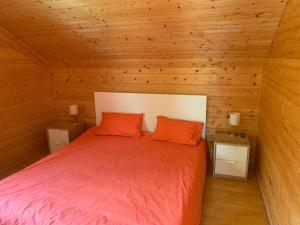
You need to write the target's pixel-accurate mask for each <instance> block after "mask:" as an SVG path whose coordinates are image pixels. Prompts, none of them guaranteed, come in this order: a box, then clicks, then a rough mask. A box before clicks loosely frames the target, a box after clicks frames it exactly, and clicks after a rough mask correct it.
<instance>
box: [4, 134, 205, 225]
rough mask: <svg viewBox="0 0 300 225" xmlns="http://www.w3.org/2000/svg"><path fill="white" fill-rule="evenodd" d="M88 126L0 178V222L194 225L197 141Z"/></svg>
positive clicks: (199, 168) (201, 167) (198, 196)
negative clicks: (103, 132)
mask: <svg viewBox="0 0 300 225" xmlns="http://www.w3.org/2000/svg"><path fill="white" fill-rule="evenodd" d="M94 132H95V130H94V129H91V130H89V131H87V132H86V133H85V134H83V135H82V136H81V137H80V138H78V139H77V140H76V141H74V142H73V143H71V144H70V145H68V146H66V147H65V148H64V149H62V150H61V151H58V152H56V153H54V154H52V155H50V156H48V157H46V158H44V159H42V160H41V161H39V162H37V163H35V164H33V165H32V166H30V167H28V168H26V169H24V170H22V171H21V172H19V173H16V174H14V175H12V176H10V177H8V178H6V179H4V180H2V181H0V224H6V225H10V224H22V225H23V224H24V225H35V224H47V225H48V224H64V225H71V224H78V225H84V224H87V225H92V224H101V225H102V224H103V225H198V222H199V220H200V215H201V200H202V194H203V188H204V182H205V174H206V154H205V151H206V150H205V148H206V146H205V142H204V141H202V142H201V143H200V144H199V145H198V146H196V147H191V146H185V145H180V144H172V143H165V142H159V141H151V140H150V139H149V135H148V134H145V135H143V136H142V137H141V138H140V139H134V138H127V137H116V136H115V137H112V136H95V135H94Z"/></svg>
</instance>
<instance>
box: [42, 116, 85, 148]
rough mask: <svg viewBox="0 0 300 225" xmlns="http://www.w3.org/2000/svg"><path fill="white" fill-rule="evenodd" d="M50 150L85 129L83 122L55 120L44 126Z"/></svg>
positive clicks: (62, 144) (69, 140) (65, 142)
mask: <svg viewBox="0 0 300 225" xmlns="http://www.w3.org/2000/svg"><path fill="white" fill-rule="evenodd" d="M46 130H47V135H48V145H49V150H50V152H55V151H57V150H59V149H60V148H62V147H63V146H65V145H67V144H69V143H70V142H71V141H73V140H74V139H75V138H77V137H78V136H79V135H80V134H82V133H83V132H84V131H85V126H84V123H82V122H71V121H57V122H55V123H53V124H51V125H50V126H48V127H47V128H46Z"/></svg>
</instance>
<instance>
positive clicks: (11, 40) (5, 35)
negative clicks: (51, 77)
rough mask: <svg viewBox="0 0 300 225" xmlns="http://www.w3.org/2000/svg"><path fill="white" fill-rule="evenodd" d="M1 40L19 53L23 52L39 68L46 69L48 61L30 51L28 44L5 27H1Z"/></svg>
mask: <svg viewBox="0 0 300 225" xmlns="http://www.w3.org/2000/svg"><path fill="white" fill-rule="evenodd" d="M0 39H1V40H3V41H5V42H6V43H7V44H9V45H10V46H11V47H13V48H15V49H16V50H17V51H19V52H21V53H22V54H23V55H25V56H26V57H27V58H28V59H30V60H32V61H33V62H35V63H36V64H38V65H39V66H41V67H43V68H46V65H47V63H46V60H45V59H44V58H43V57H42V56H40V55H39V54H38V53H36V52H35V51H33V50H32V49H30V48H29V47H28V46H27V45H26V44H24V43H23V42H21V41H20V40H18V38H17V37H16V36H14V35H13V34H11V33H10V32H9V31H7V30H6V29H5V28H4V27H2V26H0Z"/></svg>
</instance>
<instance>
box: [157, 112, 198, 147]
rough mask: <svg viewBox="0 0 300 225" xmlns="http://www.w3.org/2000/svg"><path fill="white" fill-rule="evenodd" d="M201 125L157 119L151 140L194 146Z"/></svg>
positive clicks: (159, 117) (164, 118)
mask: <svg viewBox="0 0 300 225" xmlns="http://www.w3.org/2000/svg"><path fill="white" fill-rule="evenodd" d="M202 128H203V123H201V122H193V121H187V120H177V119H170V118H167V117H164V116H158V117H157V124H156V130H155V132H154V134H153V135H152V139H153V140H160V141H167V142H173V143H178V144H186V145H196V144H197V143H198V141H199V140H200V135H201V132H202Z"/></svg>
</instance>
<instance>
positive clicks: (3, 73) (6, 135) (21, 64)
mask: <svg viewBox="0 0 300 225" xmlns="http://www.w3.org/2000/svg"><path fill="white" fill-rule="evenodd" d="M18 47H19V48H18ZM25 51H27V53H28V54H30V53H29V52H28V51H29V50H26V49H24V48H23V46H20V45H19V44H18V43H17V42H16V41H15V40H14V39H13V38H12V37H11V36H10V35H9V34H8V33H6V32H5V31H4V30H2V29H0V90H1V91H0V177H1V176H2V175H3V174H5V173H7V172H8V171H10V170H12V169H13V168H14V167H16V166H18V165H19V164H23V163H25V162H27V161H30V160H31V159H33V158H35V157H37V156H38V155H42V154H44V153H45V152H46V151H47V142H46V132H45V126H46V124H47V123H48V122H49V121H50V120H52V119H53V117H54V116H55V110H54V101H53V100H54V99H53V92H52V88H53V86H52V84H51V83H52V77H51V75H50V73H48V72H46V71H45V70H43V69H41V67H40V66H39V65H38V62H35V61H33V60H30V59H29V58H28V57H26V56H25V55H24V54H23V53H22V52H25Z"/></svg>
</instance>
